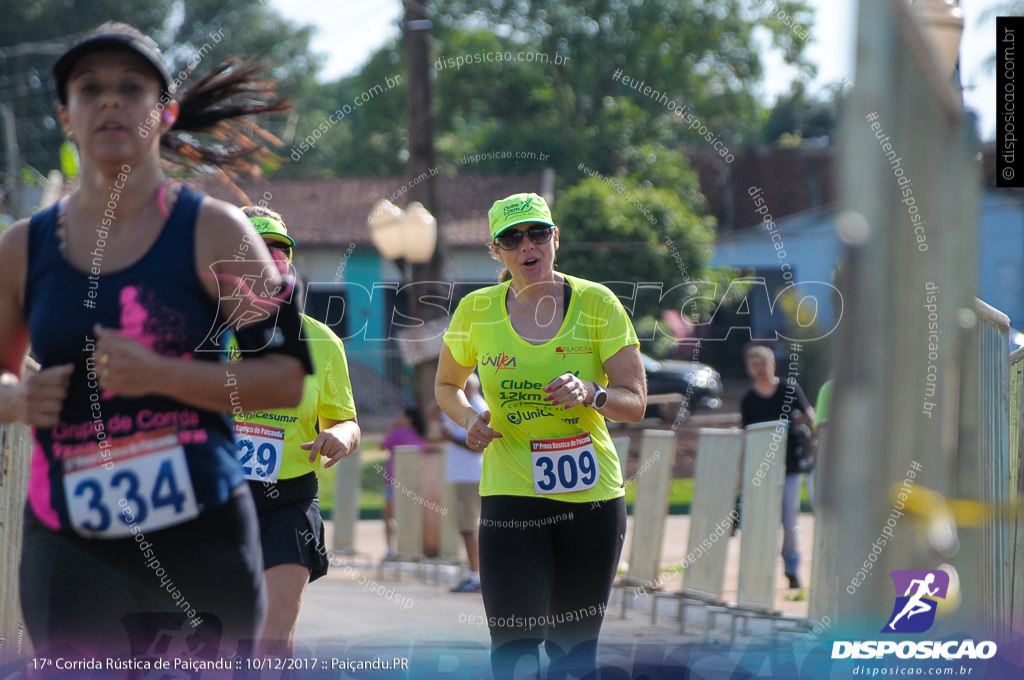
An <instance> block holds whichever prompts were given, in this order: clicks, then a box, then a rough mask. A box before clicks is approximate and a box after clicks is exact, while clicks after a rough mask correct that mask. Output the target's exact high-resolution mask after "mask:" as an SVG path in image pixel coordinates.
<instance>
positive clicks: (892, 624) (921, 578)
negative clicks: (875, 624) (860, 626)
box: [832, 569, 997, 660]
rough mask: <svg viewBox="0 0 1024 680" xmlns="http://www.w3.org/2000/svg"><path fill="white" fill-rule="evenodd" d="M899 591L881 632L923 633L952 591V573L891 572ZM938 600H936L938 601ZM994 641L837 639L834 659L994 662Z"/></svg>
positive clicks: (834, 643) (995, 648)
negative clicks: (985, 660)
mask: <svg viewBox="0 0 1024 680" xmlns="http://www.w3.org/2000/svg"><path fill="white" fill-rule="evenodd" d="M889 576H890V577H891V578H892V582H893V585H894V586H895V588H896V598H895V599H896V601H895V603H894V604H893V608H892V614H890V615H889V620H888V621H887V622H886V624H885V626H884V627H883V628H882V630H880V631H879V632H880V633H889V634H892V633H902V634H912V633H923V632H925V631H926V630H928V629H929V628H931V627H932V625H933V624H934V623H935V612H936V609H938V600H940V599H941V600H944V599H946V595H947V593H948V592H949V573H948V572H946V571H942V570H941V569H936V570H921V569H897V570H896V571H892V572H889ZM936 598H937V599H936ZM996 651H997V647H996V643H995V642H992V641H991V640H986V641H983V642H975V641H974V640H970V639H968V640H921V641H915V640H899V641H898V640H893V639H891V638H890V639H888V640H858V641H848V640H836V641H834V642H833V643H832V658H833V659H884V658H885V657H886V656H887V655H889V654H894V655H895V656H896V658H898V659H946V660H952V659H991V658H992V657H993V656H995V655H996Z"/></svg>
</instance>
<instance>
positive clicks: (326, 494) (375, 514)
mask: <svg viewBox="0 0 1024 680" xmlns="http://www.w3.org/2000/svg"><path fill="white" fill-rule="evenodd" d="M362 456H363V474H362V491H361V492H360V494H359V517H360V518H361V519H379V518H380V517H381V516H382V514H383V512H384V488H385V486H386V484H385V482H384V477H383V476H382V475H381V474H380V473H378V472H377V470H376V469H375V465H376V464H378V463H380V464H381V465H384V463H385V461H386V460H387V452H385V451H379V450H376V449H371V450H368V451H364V452H363V453H362ZM336 470H337V468H331V469H329V470H324V469H323V468H321V469H320V470H319V471H318V472H317V477H319V479H320V512H321V513H322V514H323V516H324V517H326V518H330V517H331V514H332V512H333V510H334V477H335V471H336ZM636 486H637V485H636V484H635V483H628V484H627V485H626V508H627V510H628V511H629V512H630V513H632V511H633V503H634V502H635V501H636ZM668 502H669V513H670V514H673V515H687V514H689V513H690V504H691V503H692V502H693V478H688V479H673V480H672V485H671V487H670V488H669V496H668ZM800 506H801V508H802V509H803V510H804V511H805V512H806V511H807V510H808V509H809V504H808V502H807V488H806V487H803V488H802V489H801V492H800Z"/></svg>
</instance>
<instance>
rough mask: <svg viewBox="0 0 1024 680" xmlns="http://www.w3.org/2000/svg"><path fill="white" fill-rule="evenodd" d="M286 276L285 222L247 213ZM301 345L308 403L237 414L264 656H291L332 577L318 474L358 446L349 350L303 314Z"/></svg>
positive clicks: (257, 210) (252, 209)
mask: <svg viewBox="0 0 1024 680" xmlns="http://www.w3.org/2000/svg"><path fill="white" fill-rule="evenodd" d="M242 212H244V213H245V214H246V215H247V216H248V217H249V221H250V222H252V225H253V226H254V227H255V228H256V233H257V234H259V235H260V236H261V237H262V238H263V242H264V243H265V244H266V246H267V248H268V249H269V250H270V256H271V257H272V258H274V262H275V263H276V264H277V266H278V269H279V270H280V271H281V273H282V275H284V274H288V273H289V272H290V270H291V257H292V246H294V245H295V241H294V240H293V239H292V237H291V236H289V235H288V229H287V227H286V226H285V223H284V219H283V218H282V217H281V216H280V215H279V214H278V213H276V212H274V211H273V210H270V209H268V208H264V207H262V206H246V207H244V208H242ZM300 316H301V318H302V336H303V337H302V338H301V339H302V340H303V341H304V342H305V343H306V346H307V347H308V348H309V354H310V356H311V357H312V359H313V369H314V373H313V374H312V375H307V376H306V380H305V384H304V386H303V391H302V401H301V402H300V403H299V405H298V406H297V407H295V408H288V409H275V410H273V411H271V410H248V409H246V408H245V404H244V403H243V404H240V406H241V408H240V409H237V411H236V414H235V442H236V444H237V456H238V460H239V462H241V464H242V471H243V472H244V473H245V476H246V479H248V480H249V488H250V490H251V491H252V497H253V500H254V501H255V503H256V512H257V514H258V515H259V522H260V539H261V542H262V544H263V568H264V572H263V578H264V582H265V583H266V586H267V619H266V622H265V623H264V624H263V630H262V632H261V633H260V645H259V649H258V653H259V654H260V655H264V654H269V655H272V656H280V657H288V656H290V655H291V653H292V647H293V643H294V637H295V625H296V622H297V620H298V618H299V606H300V605H301V603H302V594H303V592H304V591H305V589H306V584H308V583H309V582H311V581H315V580H316V579H318V578H320V577H321V576H323V575H324V574H326V573H327V563H328V560H327V547H326V546H325V545H324V525H323V521H322V520H321V518H320V499H319V489H318V485H317V477H316V469H317V467H318V466H319V464H320V458H322V459H323V461H324V467H331V466H332V465H334V464H336V463H337V462H338V461H339V460H341V459H342V458H344V457H345V456H348V455H349V454H351V453H352V452H353V451H355V450H356V448H357V447H358V446H359V438H360V431H359V424H358V423H357V422H356V407H355V402H354V401H353V399H352V384H351V381H350V380H349V375H348V362H347V361H346V359H345V347H344V346H343V345H342V343H341V340H340V339H339V338H338V336H337V335H335V334H334V331H332V330H331V329H330V328H329V327H327V326H325V325H324V324H322V323H320V322H319V321H317V320H316V319H313V318H310V317H308V316H306V315H305V314H302V315H300ZM318 425H319V427H318Z"/></svg>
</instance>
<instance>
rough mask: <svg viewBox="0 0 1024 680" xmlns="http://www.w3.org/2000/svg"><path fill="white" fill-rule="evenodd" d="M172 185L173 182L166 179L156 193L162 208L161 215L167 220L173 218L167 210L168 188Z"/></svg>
mask: <svg viewBox="0 0 1024 680" xmlns="http://www.w3.org/2000/svg"><path fill="white" fill-rule="evenodd" d="M170 183H171V180H169V179H165V180H164V181H163V182H161V183H160V188H159V189H158V190H157V193H156V202H157V205H158V206H160V214H161V215H163V216H164V219H165V220H166V219H167V218H168V217H170V216H171V212H170V211H169V210H168V209H167V187H168V185H170Z"/></svg>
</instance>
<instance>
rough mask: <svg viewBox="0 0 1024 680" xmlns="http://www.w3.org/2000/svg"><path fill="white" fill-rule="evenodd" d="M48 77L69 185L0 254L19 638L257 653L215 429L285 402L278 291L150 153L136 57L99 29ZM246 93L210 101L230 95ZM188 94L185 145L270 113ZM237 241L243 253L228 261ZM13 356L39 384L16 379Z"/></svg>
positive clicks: (250, 544)
mask: <svg viewBox="0 0 1024 680" xmlns="http://www.w3.org/2000/svg"><path fill="white" fill-rule="evenodd" d="M54 75H55V78H56V82H57V87H58V96H59V99H60V101H61V107H60V110H59V113H60V119H61V123H62V125H63V126H64V130H65V132H66V133H67V134H68V136H69V137H71V138H73V139H74V141H75V142H76V144H77V145H78V148H79V152H80V156H81V166H82V167H81V179H80V186H79V188H78V189H76V190H75V191H74V192H73V193H72V194H71V195H70V196H69V197H68V198H67V199H66V200H64V201H62V202H61V203H60V204H58V205H57V206H54V207H52V208H50V209H48V210H45V211H43V212H42V213H40V214H38V215H36V216H35V217H33V218H32V220H31V221H28V220H23V221H21V222H18V223H16V224H14V225H13V226H12V227H11V228H10V229H8V230H7V231H6V232H5V233H4V234H3V236H2V238H0V371H2V375H0V422H5V423H6V422H12V421H15V420H20V421H22V422H25V423H28V424H29V425H32V426H33V428H34V429H33V435H34V451H33V454H32V469H31V478H30V483H29V484H30V488H29V502H28V507H27V508H26V523H25V533H24V548H23V553H22V563H21V569H20V576H21V603H22V610H23V614H24V617H25V620H26V623H27V624H28V628H29V634H30V636H31V638H32V643H33V646H34V648H35V651H36V652H37V653H45V651H46V650H47V649H49V648H53V647H57V646H60V647H63V648H65V650H66V651H68V652H69V653H71V652H72V650H77V651H78V652H80V653H81V654H82V655H83V656H95V657H100V658H103V657H105V656H111V655H119V654H135V655H140V654H142V655H145V654H149V655H153V654H162V655H166V656H178V655H179V654H181V653H188V652H187V651H186V648H185V646H184V645H186V644H187V645H189V648H190V649H192V650H194V649H196V647H195V643H196V642H197V641H201V642H202V644H203V645H204V648H205V649H206V650H208V651H209V652H210V653H213V654H215V655H230V654H232V653H234V652H235V651H237V650H238V649H239V644H240V642H241V641H243V640H246V639H251V638H252V637H254V635H255V633H256V631H257V629H258V626H259V623H260V619H261V616H262V609H263V594H262V584H261V581H260V572H261V568H262V565H261V555H260V550H259V543H258V534H257V530H256V525H255V521H254V514H253V512H254V511H253V507H252V500H251V496H250V494H249V491H248V488H247V485H246V484H245V483H244V481H243V479H242V475H241V472H240V470H239V469H238V467H237V465H236V464H235V463H234V461H233V449H234V446H233V440H232V434H231V427H230V421H229V419H228V418H227V416H226V415H224V412H226V411H230V410H231V409H232V405H233V403H237V402H239V401H241V402H242V403H245V404H246V406H247V407H249V408H272V407H279V406H288V405H292V404H294V403H297V402H298V400H299V398H300V396H301V386H302V376H303V375H304V372H308V370H309V356H308V354H307V353H306V352H305V349H304V348H302V347H301V346H296V345H295V344H287V343H286V344H284V345H282V346H278V344H279V343H274V342H271V340H273V339H274V338H275V337H277V336H278V335H283V337H289V335H291V334H290V333H288V332H287V329H286V328H284V327H287V326H289V324H290V325H291V326H293V327H294V326H295V325H296V324H297V323H298V315H297V313H296V311H295V309H294V308H293V307H291V306H290V305H288V304H287V298H288V291H289V286H288V285H286V284H287V283H288V282H287V281H284V280H283V279H282V277H281V276H280V275H279V273H278V272H277V270H276V268H274V266H273V264H272V261H271V259H270V257H269V254H268V253H267V252H266V249H265V248H264V247H263V246H262V243H261V242H260V240H259V238H258V237H257V236H256V234H255V232H254V231H253V229H252V228H251V226H250V225H249V223H248V221H247V220H246V219H245V218H244V216H243V215H241V213H240V212H238V211H237V210H236V209H235V208H233V207H231V206H229V205H228V204H225V203H221V202H219V201H214V200H212V199H210V198H207V197H204V196H203V195H201V194H198V193H196V192H194V191H192V190H190V189H188V188H187V187H180V186H177V185H172V184H170V183H169V182H167V181H166V180H165V179H164V177H163V173H162V170H161V161H160V141H161V137H162V136H163V134H164V133H166V132H168V131H169V130H170V128H171V127H172V126H174V125H175V117H176V115H177V113H178V105H177V104H176V103H175V102H170V103H167V102H168V97H167V90H168V88H169V86H170V77H169V75H168V73H167V69H166V67H165V66H164V65H163V62H162V59H161V56H160V53H159V50H158V49H157V47H156V45H155V43H153V41H152V40H150V39H148V38H146V37H145V36H143V35H141V34H140V33H138V32H137V31H135V30H134V29H132V28H131V27H129V26H125V25H123V24H107V25H104V26H102V27H100V28H99V29H97V31H95V32H93V33H92V34H90V35H89V36H87V37H86V38H85V39H83V40H82V42H80V43H79V44H78V45H76V46H75V47H73V48H71V49H70V50H69V51H68V52H67V53H65V55H64V56H63V57H61V59H59V60H58V62H57V64H56V65H55V67H54ZM252 76H253V73H251V72H243V73H229V74H227V75H224V76H222V78H221V81H220V82H219V83H217V84H219V85H222V86H225V96H231V94H232V93H234V92H236V91H237V90H238V88H240V87H241V88H244V87H247V86H248V83H249V82H250V80H251V78H252ZM195 87H196V88H199V89H200V90H203V89H204V88H206V89H208V88H210V87H211V84H210V82H208V81H206V82H204V81H200V82H199V83H197V85H196V86H195ZM195 94H196V93H195V92H194V91H190V92H186V93H185V94H184V95H183V96H182V101H183V102H184V105H183V106H182V110H181V112H180V113H181V114H182V119H183V121H185V122H186V124H185V125H183V126H178V127H180V128H182V129H189V125H190V124H195V123H196V121H200V120H202V124H203V125H204V126H205V128H204V129H207V130H209V129H217V128H218V126H222V127H223V126H226V125H227V123H226V122H225V120H222V119H226V118H227V117H229V116H231V115H239V113H244V112H247V111H250V112H251V111H259V110H261V109H262V108H267V107H260V106H251V107H249V109H248V110H247V111H241V112H233V113H225V112H224V110H223V109H220V113H217V114H213V115H212V117H211V116H210V115H207V116H206V117H205V118H203V115H202V114H204V112H202V111H196V110H194V109H193V108H191V107H192V106H194V105H191V104H189V103H188V102H190V101H191V102H194V101H198V100H197V99H196V98H195V96H194V95H195ZM206 101H209V98H208V97H207V98H206ZM216 105H217V104H216V103H213V104H212V106H213V107H216ZM271 108H272V107H271ZM206 113H207V114H208V113H209V112H206ZM151 114H153V115H151ZM189 121H191V123H189ZM218 131H220V130H219V129H218ZM227 138H228V139H230V135H229V136H228V137H227ZM165 141H166V139H165ZM193 151H194V150H193ZM209 157H210V158H211V159H215V155H213V156H209ZM154 207H155V208H154ZM243 243H245V244H248V248H247V249H248V256H247V257H245V258H234V257H233V255H234V254H235V253H236V252H237V250H238V247H239V245H240V244H243ZM243 279H248V280H249V281H251V282H252V283H253V291H254V292H256V293H265V294H269V295H268V296H267V298H266V299H264V300H259V299H257V298H258V295H257V296H254V295H252V294H249V293H248V291H247V290H246V289H245V288H244V287H241V288H240V287H239V286H238V282H239V281H240V280H243ZM221 289H225V291H226V292H227V293H229V294H230V293H236V292H237V294H236V295H234V297H229V296H224V297H222V296H221V295H220V290H221ZM247 322H248V323H247ZM225 327H226V328H233V329H235V331H236V333H235V334H236V336H237V337H238V342H239V346H240V347H241V348H242V349H243V350H259V351H256V352H254V353H253V355H252V356H251V360H250V358H249V357H247V360H246V362H245V363H246V364H247V366H246V367H241V366H240V367H238V368H237V369H232V370H231V371H226V370H225V368H224V365H223V364H222V363H221V362H222V361H223V359H224V357H223V354H224V352H223V350H224V344H225V343H224V338H222V337H218V336H217V335H216V334H215V333H211V331H213V330H215V329H218V328H225ZM275 327H282V330H283V331H285V332H284V333H283V334H280V333H277V332H276V331H275ZM294 337H298V336H297V335H294ZM30 344H31V347H32V349H33V352H34V354H35V356H36V358H37V359H38V361H39V363H40V366H41V370H40V371H39V373H38V374H30V375H24V376H23V375H22V358H23V356H24V354H25V352H26V351H27V349H28V347H29V345H30ZM174 631H177V633H176V635H177V637H175V638H174V639H175V641H174V642H171V644H170V645H169V646H168V645H166V644H165V643H166V640H164V641H162V645H161V646H156V643H157V641H158V637H161V636H164V637H166V636H167V635H168V634H170V632H174ZM172 637H173V636H172ZM186 638H189V640H190V641H189V642H188V643H186V642H185V639H186ZM68 647H70V649H68ZM243 651H244V649H243ZM204 654H205V652H204ZM72 655H74V654H72Z"/></svg>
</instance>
